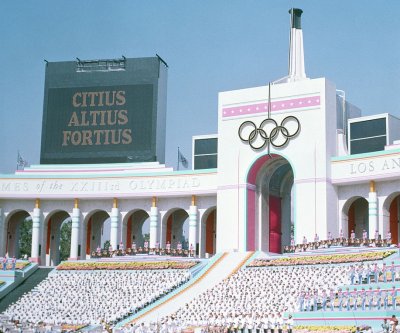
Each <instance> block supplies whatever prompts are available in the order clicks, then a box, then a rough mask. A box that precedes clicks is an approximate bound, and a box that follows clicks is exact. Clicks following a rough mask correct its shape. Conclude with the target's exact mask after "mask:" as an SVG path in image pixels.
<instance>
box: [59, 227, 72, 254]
mask: <svg viewBox="0 0 400 333" xmlns="http://www.w3.org/2000/svg"><path fill="white" fill-rule="evenodd" d="M71 230H72V221H71V220H67V221H65V222H63V224H62V225H61V232H60V233H61V235H60V260H61V261H64V260H67V259H68V258H69V254H70V251H71Z"/></svg>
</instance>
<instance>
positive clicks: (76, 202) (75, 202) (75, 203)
mask: <svg viewBox="0 0 400 333" xmlns="http://www.w3.org/2000/svg"><path fill="white" fill-rule="evenodd" d="M74 208H79V199H78V198H75V199H74Z"/></svg>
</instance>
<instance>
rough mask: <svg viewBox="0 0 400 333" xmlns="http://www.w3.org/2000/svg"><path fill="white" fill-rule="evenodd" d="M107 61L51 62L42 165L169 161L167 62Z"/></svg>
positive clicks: (142, 59)
mask: <svg viewBox="0 0 400 333" xmlns="http://www.w3.org/2000/svg"><path fill="white" fill-rule="evenodd" d="M106 62H107V61H106V60H102V61H98V62H96V61H90V62H87V63H85V62H81V61H79V62H78V61H77V62H56V63H48V64H47V67H46V83H45V99H44V114H43V129H42V146H41V164H71V163H74V164H81V163H85V164H86V163H123V162H148V161H159V162H160V163H164V159H165V114H166V77H167V71H166V67H165V65H164V63H163V62H161V61H160V60H159V58H157V57H155V58H138V59H120V60H119V61H118V62H115V61H113V62H112V63H111V64H112V65H114V66H107V63H106ZM115 63H117V64H119V65H120V66H115Z"/></svg>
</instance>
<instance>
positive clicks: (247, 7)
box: [0, 0, 400, 174]
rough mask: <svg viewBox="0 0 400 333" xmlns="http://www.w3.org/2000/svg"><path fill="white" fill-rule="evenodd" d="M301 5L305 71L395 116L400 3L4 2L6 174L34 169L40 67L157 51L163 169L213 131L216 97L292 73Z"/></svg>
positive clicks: (1, 112) (0, 163)
mask: <svg viewBox="0 0 400 333" xmlns="http://www.w3.org/2000/svg"><path fill="white" fill-rule="evenodd" d="M292 7H296V8H301V9H303V11H304V13H303V16H302V29H303V35H304V53H305V68H306V74H307V76H308V77H310V78H318V77H326V78H327V79H328V80H330V81H332V82H334V83H335V84H336V87H337V89H341V90H344V91H345V92H346V98H347V100H348V101H349V102H351V103H352V104H355V105H356V106H358V107H359V108H361V110H362V114H363V115H371V114H377V113H386V112H388V113H391V114H393V115H395V116H398V117H400V38H399V32H400V24H399V14H398V13H399V12H400V1H398V0H386V1H383V0H382V1H377V0H376V1H365V0H352V1H345V0H340V1H339V0H337V1H333V0H332V1H328V0H326V1H323V0H304V1H300V0H299V1H297V0H240V1H239V0H203V1H200V0H197V1H195V0H142V1H139V0H129V1H128V0H127V1H122V0H114V1H110V0H108V1H103V0H85V1H82V0H59V1H55V0H36V1H33V0H31V1H28V0H10V1H9V0H2V1H1V2H0V32H1V34H0V41H1V43H0V46H1V47H0V64H1V67H0V142H1V143H2V144H1V145H0V173H2V174H5V173H6V174H8V173H13V172H14V171H15V169H16V160H17V151H18V150H19V151H20V153H21V155H22V156H23V158H24V159H26V160H27V161H28V162H29V164H39V161H40V145H41V129H42V114H43V95H44V76H45V63H44V59H46V60H48V61H74V60H75V59H76V57H78V58H80V59H83V60H88V59H110V58H119V57H121V56H122V55H124V56H126V57H129V58H135V57H151V56H155V54H159V55H160V56H161V57H162V58H163V59H164V60H165V61H166V62H167V63H168V66H169V69H168V92H167V95H168V97H167V98H168V104H167V124H166V125H167V135H166V165H167V166H169V167H173V168H176V164H177V147H178V146H179V147H180V150H181V152H182V153H183V155H184V156H185V157H186V158H187V159H188V160H189V161H190V160H191V154H192V152H191V147H192V136H193V135H202V134H215V133H217V108H218V93H219V92H221V91H227V90H235V89H242V88H249V87H255V86H261V85H266V84H267V83H268V82H269V81H274V80H276V79H278V78H281V77H283V76H285V75H287V71H288V66H287V63H288V43H289V19H290V16H289V14H288V10H289V9H290V8H292Z"/></svg>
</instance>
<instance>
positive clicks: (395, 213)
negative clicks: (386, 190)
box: [382, 192, 400, 244]
mask: <svg viewBox="0 0 400 333" xmlns="http://www.w3.org/2000/svg"><path fill="white" fill-rule="evenodd" d="M382 210H383V211H382V215H383V233H384V235H386V234H387V232H388V231H390V233H391V235H392V243H393V244H399V242H400V226H399V212H400V192H394V193H391V194H390V195H389V196H388V197H387V198H386V199H385V201H384V203H383V209H382Z"/></svg>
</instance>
